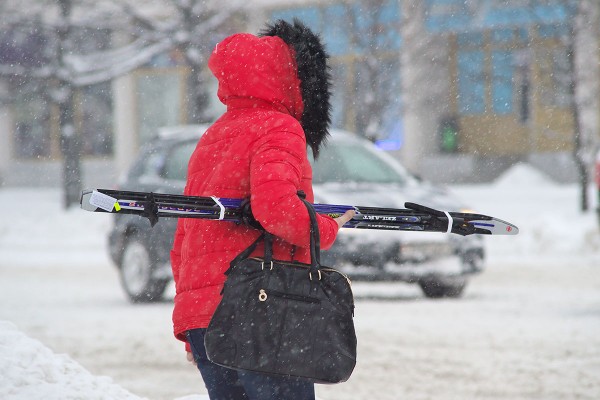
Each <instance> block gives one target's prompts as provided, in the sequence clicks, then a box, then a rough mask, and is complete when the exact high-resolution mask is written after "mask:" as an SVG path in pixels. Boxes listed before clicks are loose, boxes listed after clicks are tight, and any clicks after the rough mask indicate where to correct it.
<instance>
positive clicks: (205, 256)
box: [171, 34, 338, 341]
mask: <svg viewBox="0 0 600 400" xmlns="http://www.w3.org/2000/svg"><path fill="white" fill-rule="evenodd" d="M294 57H295V52H294V50H292V49H291V47H290V46H288V45H287V44H286V42H284V40H282V39H281V38H280V37H277V36H263V37H257V36H254V35H251V34H236V35H233V36H230V37H228V38H227V39H225V40H224V41H222V42H221V43H219V44H218V45H217V46H216V47H215V49H214V51H213V53H212V55H211V57H210V59H209V63H208V65H209V68H210V69H211V71H212V73H213V74H214V75H215V77H216V78H217V79H218V81H219V89H218V96H219V99H220V100H221V101H222V102H223V103H224V104H225V105H226V106H227V111H226V112H225V113H224V114H223V115H222V116H221V117H220V118H219V119H218V120H217V121H216V122H215V123H214V124H213V125H212V126H211V127H210V128H209V129H208V130H207V131H206V133H204V135H203V136H202V138H201V139H200V141H199V142H198V145H197V147H196V149H195V151H194V153H193V154H192V157H191V159H190V161H189V166H188V175H187V184H186V187H185V194H186V195H196V196H216V197H230V198H250V199H251V206H252V211H253V214H254V216H255V218H256V219H257V220H258V221H259V222H260V223H261V225H262V226H263V227H264V228H265V229H266V230H267V231H269V232H271V233H273V234H274V235H275V236H277V238H278V239H277V240H276V241H275V242H274V245H273V251H274V257H275V258H276V259H278V260H295V261H301V262H305V263H309V262H310V252H309V228H310V221H309V217H308V212H307V210H306V206H305V205H304V204H303V203H302V202H301V200H300V199H299V198H298V195H297V192H298V190H303V191H304V192H305V193H306V197H307V200H308V201H311V202H312V201H313V192H312V170H311V166H310V164H309V162H308V159H307V140H306V138H305V133H304V130H303V128H302V125H301V123H300V120H301V117H302V114H303V101H302V95H301V93H302V90H301V89H300V80H299V78H298V73H297V64H296V60H295V58H294ZM318 224H319V230H320V234H321V248H323V249H327V248H329V247H331V245H332V244H333V242H334V240H335V237H336V235H337V231H338V226H337V223H336V222H335V221H334V220H333V219H332V218H330V217H327V216H320V215H319V216H318ZM259 235H260V231H259V230H257V229H253V228H250V227H247V226H244V225H238V224H235V223H230V222H219V221H210V220H202V219H180V220H179V222H178V225H177V230H176V233H175V242H174V245H173V249H172V251H171V264H172V267H173V275H174V278H175V284H176V293H177V294H176V296H175V307H174V311H173V325H174V333H175V336H176V337H177V338H178V339H180V340H183V341H185V331H187V330H189V329H194V328H204V327H207V326H208V323H209V321H210V319H211V316H212V315H213V312H214V310H215V308H216V307H217V305H218V304H219V301H220V299H221V295H220V293H221V289H222V287H223V283H224V281H225V275H224V272H225V271H226V270H227V268H229V263H230V262H231V260H232V259H233V258H235V256H237V255H238V254H239V253H240V252H241V251H242V250H244V249H245V248H246V247H248V246H249V245H250V244H251V243H252V242H253V241H254V240H255V239H256V238H257V237H258V236H259ZM263 251H264V248H263V246H262V245H261V246H259V248H258V249H257V250H256V251H255V252H254V253H253V255H252V256H258V257H261V256H262V254H263Z"/></svg>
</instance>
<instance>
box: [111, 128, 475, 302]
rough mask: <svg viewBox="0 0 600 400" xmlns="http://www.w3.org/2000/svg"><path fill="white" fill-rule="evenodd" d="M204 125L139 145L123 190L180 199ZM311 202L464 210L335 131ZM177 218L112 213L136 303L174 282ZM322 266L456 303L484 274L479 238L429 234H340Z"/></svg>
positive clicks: (118, 256) (115, 247)
mask: <svg viewBox="0 0 600 400" xmlns="http://www.w3.org/2000/svg"><path fill="white" fill-rule="evenodd" d="M205 129H206V127H205V126H181V127H173V128H169V129H168V130H162V131H161V132H160V134H159V135H158V137H157V138H156V140H154V141H152V142H151V143H150V144H148V145H146V146H144V147H143V148H142V149H141V151H140V153H139V155H138V157H137V159H136V160H135V161H134V162H133V165H132V167H131V168H130V170H129V171H128V172H127V174H126V176H125V177H124V178H123V179H122V181H121V182H120V188H122V189H126V190H134V191H152V192H157V193H181V192H182V191H183V188H184V186H185V176H186V169H187V163H188V160H189V157H190V155H191V154H192V152H193V150H194V148H195V146H196V143H197V140H198V138H199V136H200V135H201V134H202V133H203V132H204V131H205ZM313 187H314V193H315V203H327V204H345V205H356V206H373V207H393V208H404V202H405V201H411V202H416V203H420V204H423V205H426V206H428V207H433V208H438V209H443V210H449V211H465V207H464V205H462V204H461V203H460V202H459V201H457V200H456V199H455V198H454V197H453V196H452V195H451V194H450V193H448V192H447V191H446V190H443V189H441V188H439V187H436V186H433V185H431V184H430V183H427V182H424V181H422V180H420V179H417V178H416V177H414V176H413V175H411V174H410V173H408V172H407V171H406V170H405V169H404V168H403V167H402V165H400V164H399V163H398V162H397V161H396V160H395V159H394V158H392V157H390V156H389V155H387V154H386V153H385V152H383V151H382V150H379V149H378V148H377V147H375V146H374V145H373V144H372V143H371V142H368V141H366V140H364V139H361V138H359V137H357V136H356V135H353V134H351V133H348V132H344V131H340V130H333V131H332V135H331V138H330V139H329V142H328V145H327V146H326V147H325V148H324V149H323V150H322V152H321V154H320V155H319V158H318V160H317V161H316V162H314V161H313ZM175 225H176V219H174V218H162V219H161V220H159V222H158V223H157V224H156V225H155V226H154V228H151V227H150V224H149V222H148V221H147V220H146V219H144V218H141V217H139V216H136V215H127V214H115V221H114V226H113V229H112V231H111V233H110V238H109V244H110V245H109V247H110V254H111V257H112V259H113V260H114V262H115V264H116V265H117V266H118V268H119V271H120V277H121V283H122V286H123V288H124V290H125V292H126V293H127V295H128V297H129V298H130V300H132V301H134V302H142V301H154V300H157V299H159V298H160V297H161V296H162V294H163V292H164V290H165V288H166V286H167V284H168V283H169V282H170V281H171V279H172V276H171V267H170V263H169V254H170V249H171V245H172V243H173V234H174V231H175ZM321 261H322V263H323V264H324V265H329V266H335V267H336V268H338V269H340V270H342V271H343V272H344V273H346V274H348V275H349V277H350V278H351V279H354V280H378V281H380V280H386V281H389V280H397V281H404V282H412V283H417V284H419V285H420V287H421V288H422V290H423V292H424V294H425V295H426V296H427V297H459V296H460V295H461V294H462V292H463V289H464V287H465V285H466V284H467V281H468V278H469V275H471V274H473V273H477V272H480V271H481V270H482V269H483V261H484V247H483V241H482V238H481V237H480V236H467V237H462V236H458V235H448V234H442V233H437V232H435V233H433V232H432V233H429V232H396V231H377V230H361V229H343V230H341V231H340V233H339V235H338V238H337V240H336V243H335V244H334V246H333V247H332V248H331V249H330V250H328V251H324V252H322V255H321Z"/></svg>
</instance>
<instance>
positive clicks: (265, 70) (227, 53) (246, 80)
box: [208, 19, 331, 157]
mask: <svg viewBox="0 0 600 400" xmlns="http://www.w3.org/2000/svg"><path fill="white" fill-rule="evenodd" d="M328 58H329V56H328V54H327V53H326V51H325V48H324V46H323V44H322V43H321V40H320V39H319V37H318V36H317V35H316V34H314V33H313V32H312V31H311V30H310V29H308V28H307V27H306V26H305V25H304V24H302V23H301V22H300V21H298V20H297V19H295V20H294V22H293V24H290V23H288V22H285V21H283V20H279V21H277V22H276V23H275V24H273V25H267V26H266V27H265V29H263V31H262V32H261V33H260V34H259V35H258V36H254V35H251V34H249V33H238V34H235V35H232V36H229V37H228V38H226V39H225V40H223V41H222V42H221V43H219V44H217V46H216V47H215V49H214V51H213V53H212V55H211V57H210V59H209V61H208V66H209V68H210V70H211V71H212V73H213V74H214V76H215V77H216V78H217V80H218V81H219V90H218V93H217V94H218V96H219V99H220V100H221V102H223V103H224V104H225V105H227V106H229V105H232V104H234V103H235V101H236V100H237V99H240V98H246V99H254V100H257V101H266V102H268V103H270V104H272V105H273V106H274V107H276V108H277V109H278V110H280V111H282V112H287V113H288V114H290V115H292V116H294V117H295V118H296V119H297V120H298V121H300V124H301V125H302V129H303V130H304V134H305V136H306V143H307V144H308V145H309V146H310V147H311V148H312V150H313V154H314V156H315V157H317V156H318V155H319V149H320V147H321V146H322V145H323V144H324V143H325V141H326V139H327V137H328V135H329V125H330V123H331V103H330V97H331V74H330V71H329V67H328V65H327V59H328Z"/></svg>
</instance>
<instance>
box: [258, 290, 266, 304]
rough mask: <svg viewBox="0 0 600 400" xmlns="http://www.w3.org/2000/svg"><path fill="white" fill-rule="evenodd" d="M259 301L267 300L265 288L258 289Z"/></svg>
mask: <svg viewBox="0 0 600 400" xmlns="http://www.w3.org/2000/svg"><path fill="white" fill-rule="evenodd" d="M258 301H267V292H265V289H260V290H259V291H258Z"/></svg>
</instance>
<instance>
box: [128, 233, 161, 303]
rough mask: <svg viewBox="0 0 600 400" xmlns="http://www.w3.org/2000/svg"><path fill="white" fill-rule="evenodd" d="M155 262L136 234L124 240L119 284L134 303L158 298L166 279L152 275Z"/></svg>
mask: <svg viewBox="0 0 600 400" xmlns="http://www.w3.org/2000/svg"><path fill="white" fill-rule="evenodd" d="M155 265H156V262H155V260H154V259H153V258H152V257H151V255H150V251H149V249H148V247H147V246H146V244H145V243H144V241H143V240H142V238H141V237H140V236H139V235H138V234H135V233H134V234H132V235H130V236H129V237H127V239H126V240H125V247H124V250H123V256H122V258H121V268H120V269H119V272H120V278H121V285H122V286H123V289H124V290H125V293H127V296H128V297H129V299H130V300H131V301H132V302H134V303H148V302H153V301H157V300H160V298H161V297H162V295H163V293H164V291H165V288H166V286H167V284H168V283H169V281H168V280H165V279H157V278H155V277H153V272H154V269H155Z"/></svg>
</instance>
